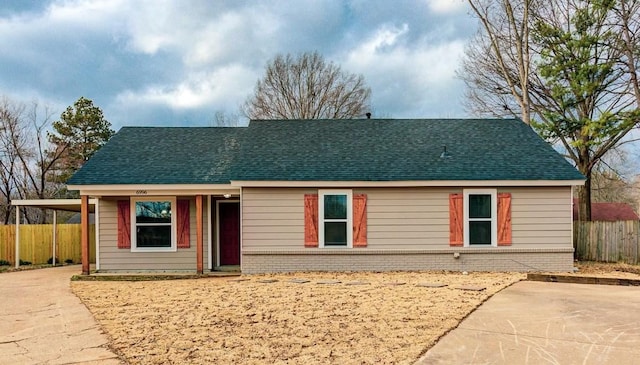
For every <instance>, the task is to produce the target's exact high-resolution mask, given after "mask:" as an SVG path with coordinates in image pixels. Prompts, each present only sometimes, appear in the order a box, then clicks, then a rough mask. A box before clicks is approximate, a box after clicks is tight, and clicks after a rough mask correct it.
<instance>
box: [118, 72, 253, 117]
mask: <svg viewBox="0 0 640 365" xmlns="http://www.w3.org/2000/svg"><path fill="white" fill-rule="evenodd" d="M255 79H256V75H255V73H254V72H252V70H249V69H247V68H245V67H243V66H241V65H230V66H226V67H220V68H216V69H215V70H214V71H210V72H195V73H192V74H190V75H189V76H188V77H187V79H186V80H184V81H182V82H180V83H179V84H177V85H164V86H159V85H156V86H151V87H148V88H146V89H144V90H142V91H133V90H127V91H124V92H122V93H120V94H119V95H118V96H117V100H118V103H120V104H122V105H124V104H128V105H147V106H148V105H154V104H155V105H167V106H169V107H170V108H172V109H176V110H179V109H194V108H201V107H207V106H209V107H210V106H213V105H225V106H228V105H229V104H230V103H232V102H233V101H236V100H239V99H241V98H242V97H244V96H246V95H247V94H248V91H250V90H251V87H252V86H253V83H254V82H255Z"/></svg>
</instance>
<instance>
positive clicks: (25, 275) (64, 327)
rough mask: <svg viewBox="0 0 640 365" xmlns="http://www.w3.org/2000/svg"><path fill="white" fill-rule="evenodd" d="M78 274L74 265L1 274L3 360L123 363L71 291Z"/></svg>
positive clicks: (0, 358) (0, 346)
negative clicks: (71, 281)
mask: <svg viewBox="0 0 640 365" xmlns="http://www.w3.org/2000/svg"><path fill="white" fill-rule="evenodd" d="M79 273H80V266H78V265H74V266H64V267H57V268H50V269H40V270H29V271H18V272H11V273H4V274H0V364H3V365H4V364H12V365H17V364H100V365H116V364H121V363H122V362H121V361H120V360H119V358H118V357H117V356H116V355H115V354H114V353H113V352H111V351H110V350H109V348H108V347H107V338H106V336H105V335H104V334H103V333H102V331H101V330H100V328H99V327H98V324H97V323H96V322H95V320H94V319H93V316H92V315H91V313H90V312H89V310H87V308H86V307H85V306H84V304H82V303H81V302H80V300H79V299H78V298H77V297H76V296H75V295H74V294H73V293H72V292H71V289H70V287H69V283H70V281H69V279H70V278H71V276H72V275H74V274H79Z"/></svg>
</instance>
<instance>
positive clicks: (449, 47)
mask: <svg viewBox="0 0 640 365" xmlns="http://www.w3.org/2000/svg"><path fill="white" fill-rule="evenodd" d="M7 3H9V4H7ZM476 27H477V23H476V21H475V20H474V19H473V18H472V17H471V16H470V15H469V12H468V9H467V6H466V3H465V2H464V1H463V0H416V1H388V0H375V1H370V0H350V1H341V0H327V1H294V0H290V1H278V0H274V1H271V0H270V1H237V0H236V1H208V0H202V1H199V0H188V1H185V0H147V1H145V0H140V1H138V0H136V1H131V0H49V1H37V0H24V1H10V2H8V1H4V2H3V4H2V5H0V95H4V96H7V97H9V98H11V99H12V100H14V101H19V102H25V103H29V102H31V101H32V100H37V101H38V102H39V103H40V104H46V105H48V106H49V107H50V108H51V109H52V110H53V111H55V113H56V116H58V115H59V114H60V112H62V110H63V109H64V108H65V107H66V106H68V105H71V104H73V102H74V101H75V100H77V99H78V98H79V97H80V96H84V97H87V98H89V99H92V100H93V101H94V103H95V104H96V105H97V106H99V107H100V108H102V110H103V111H104V113H105V116H106V118H107V119H108V120H109V121H110V122H111V123H112V124H113V126H114V128H115V129H119V128H120V127H121V126H123V125H170V126H192V125H198V126H206V125H210V124H211V123H212V121H213V116H214V114H215V112H216V111H222V112H225V113H236V112H237V111H238V106H239V105H240V104H241V103H242V102H243V101H244V100H245V99H246V98H247V97H248V96H250V95H251V94H252V92H253V88H254V86H255V83H256V81H257V80H258V78H260V77H261V76H262V74H263V72H264V67H265V64H266V63H267V61H269V60H270V59H272V58H273V57H274V56H275V55H276V54H277V53H292V54H297V53H299V52H304V51H315V50H317V51H319V52H320V53H321V54H322V55H324V57H325V58H326V59H327V60H329V61H333V62H335V63H337V64H339V65H340V66H341V67H342V68H343V69H344V70H345V71H348V72H352V73H357V74H362V75H364V77H365V80H366V81H367V83H368V84H369V86H370V87H371V89H372V107H373V113H374V115H380V116H385V117H394V118H413V117H463V116H466V114H465V112H464V110H463V108H462V105H461V103H460V101H461V98H462V91H463V85H462V83H461V82H460V81H459V80H457V78H456V75H455V71H456V68H457V67H458V63H459V60H460V57H461V55H462V53H463V51H464V47H465V44H466V43H467V42H468V39H469V38H470V36H471V35H472V34H473V33H474V32H475V31H476Z"/></svg>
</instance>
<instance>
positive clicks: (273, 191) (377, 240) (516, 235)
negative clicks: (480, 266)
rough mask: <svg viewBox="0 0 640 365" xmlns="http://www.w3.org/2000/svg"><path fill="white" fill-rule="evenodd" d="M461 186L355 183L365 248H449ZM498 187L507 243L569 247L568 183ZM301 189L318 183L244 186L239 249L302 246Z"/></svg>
mask: <svg viewBox="0 0 640 365" xmlns="http://www.w3.org/2000/svg"><path fill="white" fill-rule="evenodd" d="M462 191H463V189H462V188H375V189H353V193H354V194H357V193H364V194H367V236H368V239H367V241H368V245H367V249H372V250H373V249H378V250H380V249H381V250H387V249H392V250H420V249H446V248H449V194H450V193H462ZM498 191H499V192H510V193H511V194H512V230H513V245H512V246H511V247H514V248H570V247H571V245H572V243H571V242H572V241H571V205H570V201H571V188H570V187H517V188H500V189H498ZM305 193H317V189H283V188H263V189H260V188H245V189H243V200H242V214H243V222H242V223H243V224H242V230H243V233H242V238H243V249H249V250H250V249H266V250H274V249H275V250H277V249H287V250H291V249H304V194H305ZM488 249H490V248H488Z"/></svg>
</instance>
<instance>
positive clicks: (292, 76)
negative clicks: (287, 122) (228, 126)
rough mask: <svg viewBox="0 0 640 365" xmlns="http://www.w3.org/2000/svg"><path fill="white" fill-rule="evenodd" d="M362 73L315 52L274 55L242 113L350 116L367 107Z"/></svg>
mask: <svg viewBox="0 0 640 365" xmlns="http://www.w3.org/2000/svg"><path fill="white" fill-rule="evenodd" d="M370 96H371V89H370V88H369V87H368V86H367V85H366V84H365V81H364V77H363V76H362V75H355V74H350V73H346V72H343V71H342V70H341V69H340V67H339V66H337V65H336V64H334V63H333V62H329V63H327V62H325V60H324V58H323V57H322V56H321V55H320V54H319V53H317V52H313V53H302V54H300V55H298V56H297V57H295V58H294V57H293V56H291V55H290V54H287V55H286V56H283V55H277V56H276V57H275V58H274V59H273V60H271V61H270V62H269V63H268V64H267V67H266V74H265V76H264V78H262V79H261V80H259V81H258V83H257V84H256V87H255V93H254V95H253V96H251V97H250V98H248V99H247V101H246V102H245V104H244V105H243V107H242V113H243V114H244V115H245V116H246V117H248V118H249V119H323V118H331V119H334V118H337V119H349V118H357V117H364V115H365V113H366V112H368V111H369V109H370V106H369V99H370Z"/></svg>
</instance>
